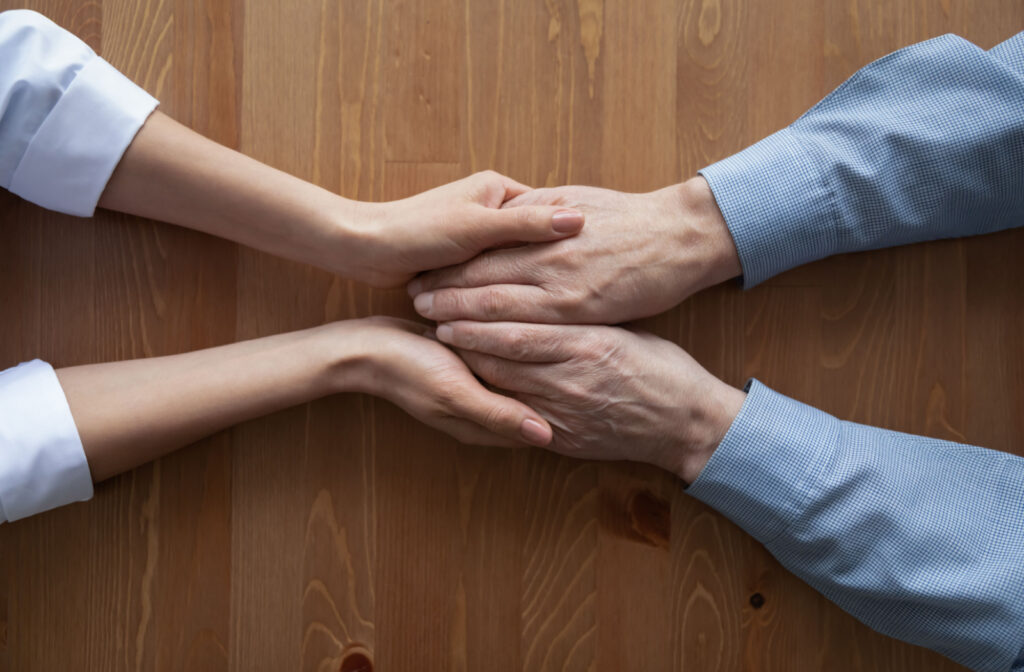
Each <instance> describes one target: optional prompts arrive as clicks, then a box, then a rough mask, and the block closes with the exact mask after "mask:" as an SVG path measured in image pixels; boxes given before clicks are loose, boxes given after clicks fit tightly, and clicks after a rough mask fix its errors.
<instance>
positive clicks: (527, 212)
mask: <svg viewBox="0 0 1024 672" xmlns="http://www.w3.org/2000/svg"><path fill="white" fill-rule="evenodd" d="M479 213H480V214H479V224H475V226H478V227H480V228H479V229H477V231H476V232H475V233H476V235H477V236H478V240H477V242H478V244H480V245H481V246H482V247H484V248H487V247H496V246H498V245H504V244H506V243H543V242H548V241H552V240H560V239H562V238H567V237H569V236H575V235H576V234H577V233H579V232H580V231H581V230H582V229H583V213H582V212H580V211H579V210H572V209H570V208H563V207H558V206H552V205H530V206H523V207H521V208H502V209H497V208H481V209H480V210H479Z"/></svg>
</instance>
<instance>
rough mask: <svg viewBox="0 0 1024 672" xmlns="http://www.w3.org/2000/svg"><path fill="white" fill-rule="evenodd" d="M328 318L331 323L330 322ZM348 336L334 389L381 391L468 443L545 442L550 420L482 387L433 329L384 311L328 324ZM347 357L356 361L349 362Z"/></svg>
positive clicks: (420, 419)
mask: <svg viewBox="0 0 1024 672" xmlns="http://www.w3.org/2000/svg"><path fill="white" fill-rule="evenodd" d="M329 326H332V325H329ZM334 326H336V327H338V328H341V329H343V330H345V332H346V333H347V334H348V335H349V337H350V338H351V339H352V341H353V343H350V344H347V345H345V346H343V347H344V349H345V350H346V351H352V350H353V349H354V351H355V352H358V353H360V354H359V355H358V356H357V357H355V358H354V359H353V358H350V357H345V358H344V360H343V361H344V363H343V364H342V365H341V366H340V367H339V369H338V371H337V374H336V375H337V384H336V385H337V386H336V388H335V389H336V390H337V391H358V392H365V393H368V394H373V395H376V396H379V397H383V398H385V399H388V400H389V401H391V402H393V403H395V404H396V405H398V406H400V407H401V408H402V409H404V410H405V411H406V412H407V413H409V415H411V416H413V417H414V418H416V419H417V420H419V421H421V422H423V423H425V424H427V425H430V426H431V427H434V428H436V429H440V430H441V431H443V432H446V433H448V434H450V435H452V436H454V437H455V438H456V439H458V440H459V441H462V442H463V443H469V444H477V445H489V446H518V445H522V444H524V443H527V444H531V445H535V446H545V445H547V444H548V443H550V442H551V427H550V426H549V425H548V423H547V422H546V421H545V420H544V419H543V418H542V417H541V416H540V415H538V414H537V413H536V412H535V411H533V410H532V409H530V408H529V407H528V406H526V405H525V404H523V403H522V402H520V401H517V400H515V399H512V398H510V397H506V396H503V395H500V394H495V393H494V392H491V391H489V390H487V389H486V388H484V386H483V385H481V384H480V382H479V381H478V380H477V379H476V377H474V376H473V374H472V372H470V370H469V368H468V367H467V366H466V364H465V363H463V361H462V360H461V359H459V356H458V355H456V354H455V353H454V352H452V351H451V350H449V349H448V348H447V347H445V346H444V345H441V344H440V343H438V342H437V341H435V340H433V330H432V329H430V328H429V327H427V326H425V325H422V324H419V323H417V322H410V321H408V320H400V319H397V318H390V317H370V318H366V319H362V320H349V321H347V322H339V323H336V325H334ZM353 362H357V364H355V366H354V369H353V366H352V364H353Z"/></svg>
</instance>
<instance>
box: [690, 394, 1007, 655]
mask: <svg viewBox="0 0 1024 672" xmlns="http://www.w3.org/2000/svg"><path fill="white" fill-rule="evenodd" d="M688 492H689V493H690V494H691V495H693V496H694V497H696V498H697V499H700V500H701V501H703V502H705V503H706V504H708V505H710V506H712V507H714V508H715V509H717V510H718V511H720V512H721V513H723V514H724V515H726V516H727V517H728V518H730V519H731V520H733V521H734V522H735V523H736V524H738V525H739V526H740V527H742V528H743V529H745V530H746V531H747V532H748V533H750V534H751V535H753V536H754V537H755V538H757V539H758V540H759V541H760V542H762V543H763V544H764V545H765V547H766V548H767V549H768V550H769V551H770V552H771V553H772V555H774V556H775V557H776V558H777V559H778V560H779V562H781V563H782V565H783V566H785V567H786V568H787V569H789V570H790V571H792V572H793V573H794V574H796V575H797V576H799V577H800V578H802V579H803V580H805V581H807V583H809V584H810V585H811V586H813V587H814V588H816V589H817V590H819V591H820V592H821V593H822V594H823V595H825V597H827V598H829V599H830V600H832V601H833V602H835V603H836V604H838V605H839V606H840V607H842V608H843V609H845V610H846V611H848V612H849V613H851V614H852V615H854V616H855V617H857V618H858V619H860V620H861V621H862V622H864V623H866V624H867V625H869V626H870V627H872V628H874V629H876V630H878V631H880V632H882V633H885V634H887V635H890V636H892V637H896V638H899V639H902V640H905V641H908V642H912V643H914V644H919V645H921V646H926V647H928V648H931V649H934V650H935V651H938V652H939V653H942V654H944V655H946V656H948V657H949V658H951V659H953V660H955V661H957V662H959V663H962V664H964V665H967V666H968V667H971V668H973V669H975V670H984V671H986V672H989V671H990V672H1007V671H1008V670H1018V669H1024V655H1022V654H1024V648H1022V647H1024V459H1022V458H1020V457H1016V456H1014V455H1010V454H1008V453H1001V452H997V451H994V450H988V449H985V448H980V447H977V446H969V445H964V444H959V443H952V442H948V441H939V440H936V439H930V438H926V437H921V436H912V435H909V434H902V433H899V432H892V431H886V430H882V429H878V428H874V427H867V426H865V425H859V424H855V423H851V422H844V421H840V420H838V419H836V418H834V417H833V416H831V415H829V414H827V413H824V412H822V411H819V410H817V409H814V408H811V407H810V406H806V405H804V404H801V403H799V402H797V401H794V400H792V399H789V398H787V397H784V396H782V395H780V394H778V393H776V392H773V391H772V390H770V389H768V388H767V387H765V386H764V385H762V384H760V383H758V382H757V381H751V383H750V385H749V387H748V395H747V399H746V401H745V402H744V405H743V408H742V409H741V411H740V413H739V415H738V416H737V417H736V420H735V421H734V422H733V424H732V427H730V429H729V431H728V432H727V434H726V436H725V438H724V439H723V440H722V443H721V444H720V445H719V447H718V449H717V450H716V451H715V453H714V454H713V455H712V456H711V459H710V460H709V461H708V463H707V465H706V466H705V467H704V470H703V471H702V472H701V474H700V476H699V477H698V478H697V479H696V480H695V481H694V483H693V484H692V485H691V486H690V488H689V490H688Z"/></svg>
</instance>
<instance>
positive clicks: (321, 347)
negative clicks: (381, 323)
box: [306, 318, 379, 396]
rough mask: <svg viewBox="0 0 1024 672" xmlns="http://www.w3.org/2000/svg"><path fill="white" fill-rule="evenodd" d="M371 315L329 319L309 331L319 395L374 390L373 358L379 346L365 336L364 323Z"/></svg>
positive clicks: (374, 364) (309, 348)
mask: <svg viewBox="0 0 1024 672" xmlns="http://www.w3.org/2000/svg"><path fill="white" fill-rule="evenodd" d="M372 319H373V318H365V319H352V320H343V321H340V322H332V323H330V324H325V325H323V326H321V327H314V328H313V329H311V330H310V331H309V333H310V336H311V339H312V342H311V343H309V344H307V346H306V347H307V350H308V351H309V352H313V353H316V354H315V359H316V362H317V364H316V372H315V374H314V378H315V380H316V385H317V386H318V388H319V390H320V395H319V396H327V395H330V394H340V393H344V392H362V393H368V394H376V393H377V390H376V389H375V385H374V382H375V376H374V371H375V370H376V359H377V352H378V350H379V348H374V347H372V344H371V343H370V342H368V341H369V340H370V339H367V338H366V332H367V329H366V326H367V325H366V324H365V323H367V322H368V321H370V320H372Z"/></svg>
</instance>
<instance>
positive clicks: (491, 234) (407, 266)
mask: <svg viewBox="0 0 1024 672" xmlns="http://www.w3.org/2000/svg"><path fill="white" fill-rule="evenodd" d="M528 192H529V187H527V186H525V185H522V184H519V183H518V182H516V181H515V180H512V179H510V178H508V177H505V176H503V175H499V174H498V173H495V172H494V171H484V172H481V173H476V174H475V175H471V176H469V177H467V178H464V179H462V180H459V181H457V182H452V183H451V184H446V185H444V186H441V187H437V188H436V189H431V190H430V191H425V192H423V193H422V194H417V195H416V196H412V197H410V198H406V199H404V200H401V201H393V202H390V203H362V204H359V206H358V207H357V209H356V210H355V211H354V216H355V217H356V218H357V220H358V221H355V222H354V223H353V226H355V227H356V231H357V233H356V240H362V241H365V243H366V244H365V245H359V244H357V245H355V246H353V247H352V248H351V251H352V256H351V259H350V261H349V263H348V264H346V265H347V266H348V271H347V274H348V275H350V276H352V277H356V278H358V279H360V280H362V281H364V282H367V283H369V284H371V285H375V286H378V287H392V286H396V285H402V284H404V283H406V282H408V281H409V280H410V279H411V278H412V277H413V276H415V275H416V274H417V273H419V272H420V271H425V270H430V269H435V268H441V267H443V266H450V265H452V264H458V263H461V262H464V261H466V260H468V259H471V258H473V257H475V256H476V255H477V254H479V253H480V252H483V251H484V250H487V249H490V248H494V247H500V246H502V245H507V244H509V243H523V242H547V241H553V240H560V239H563V238H566V237H569V236H573V235H575V234H577V233H578V232H579V231H580V229H581V228H582V227H583V215H582V214H580V213H579V212H578V211H576V210H573V209H571V208H568V207H565V206H560V205H557V204H555V205H547V204H539V203H538V204H536V205H528V206H527V204H523V205H524V206H526V207H522V208H516V209H514V210H513V209H508V210H502V209H500V208H501V205H502V204H503V203H505V202H506V201H508V200H509V199H511V198H514V197H517V196H522V195H523V194H526V193H528Z"/></svg>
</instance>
